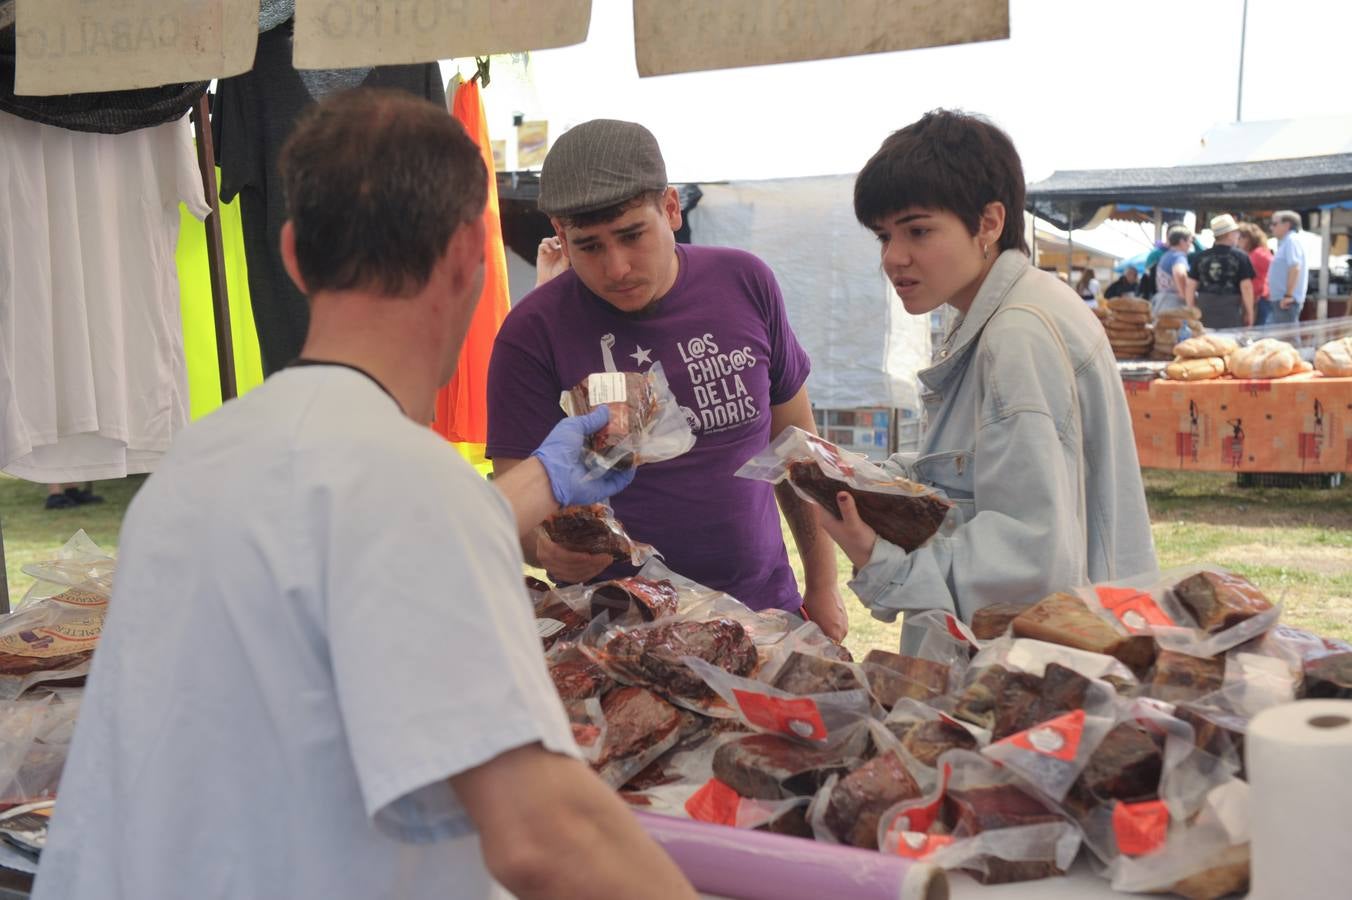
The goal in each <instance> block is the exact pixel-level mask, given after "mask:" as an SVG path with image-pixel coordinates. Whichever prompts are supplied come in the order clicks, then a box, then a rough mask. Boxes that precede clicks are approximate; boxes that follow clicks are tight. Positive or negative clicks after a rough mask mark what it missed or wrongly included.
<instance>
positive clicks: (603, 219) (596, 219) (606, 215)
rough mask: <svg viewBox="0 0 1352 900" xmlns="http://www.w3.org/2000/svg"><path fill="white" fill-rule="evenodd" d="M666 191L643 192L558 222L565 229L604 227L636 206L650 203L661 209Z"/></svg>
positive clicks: (561, 217) (560, 217) (565, 217)
mask: <svg viewBox="0 0 1352 900" xmlns="http://www.w3.org/2000/svg"><path fill="white" fill-rule="evenodd" d="M665 195H666V191H644V192H643V193H641V194H638V195H636V196H634V197H630V198H629V199H628V200H622V201H620V202H619V203H616V204H615V205H614V206H607V207H605V208H604V209H596V210H592V211H591V212H585V213H578V214H577V215H575V216H559V217H558V218H559V221H560V222H562V223H563V225H564V227H565V228H591V227H592V226H594V225H604V224H606V223H607V222H614V221H615V220H616V219H618V218H619V217H620V216H622V215H624V214H625V213H627V212H629V210H631V209H633V208H634V207H636V206H642V205H643V204H645V203H651V204H652V205H653V206H656V207H657V208H658V209H661V208H662V198H663V197H664V196H665Z"/></svg>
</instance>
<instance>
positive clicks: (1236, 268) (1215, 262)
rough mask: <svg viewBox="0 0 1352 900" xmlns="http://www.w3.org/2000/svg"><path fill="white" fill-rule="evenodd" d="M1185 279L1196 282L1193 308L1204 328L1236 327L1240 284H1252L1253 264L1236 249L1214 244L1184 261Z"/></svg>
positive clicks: (1240, 307) (1241, 315)
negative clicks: (1199, 316)
mask: <svg viewBox="0 0 1352 900" xmlns="http://www.w3.org/2000/svg"><path fill="white" fill-rule="evenodd" d="M1188 278H1189V279H1191V280H1192V281H1195V282H1197V308H1198V309H1199V310H1201V312H1202V324H1203V325H1205V326H1206V327H1207V328H1213V329H1214V328H1240V327H1242V326H1243V325H1244V324H1245V322H1244V301H1243V295H1242V294H1241V293H1240V285H1241V283H1243V282H1245V281H1249V282H1250V283H1252V281H1253V278H1254V271H1253V263H1252V262H1250V261H1249V255H1248V254H1247V253H1245V252H1244V251H1243V250H1240V249H1239V248H1237V247H1231V246H1229V245H1227V244H1217V245H1216V246H1214V247H1212V248H1211V249H1210V250H1203V251H1202V252H1201V253H1196V254H1193V255H1192V256H1190V257H1189V258H1188Z"/></svg>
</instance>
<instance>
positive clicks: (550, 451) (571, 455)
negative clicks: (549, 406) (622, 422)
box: [531, 406, 634, 506]
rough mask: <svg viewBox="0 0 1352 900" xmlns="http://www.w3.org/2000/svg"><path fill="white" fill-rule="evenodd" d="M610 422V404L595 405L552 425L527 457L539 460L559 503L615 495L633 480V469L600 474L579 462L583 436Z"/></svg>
mask: <svg viewBox="0 0 1352 900" xmlns="http://www.w3.org/2000/svg"><path fill="white" fill-rule="evenodd" d="M609 422H610V407H608V406H598V407H596V409H594V410H592V411H591V412H589V413H587V414H586V415H585V416H573V417H571V418H567V419H564V420H563V421H562V422H560V423H559V424H557V425H555V426H554V430H553V431H551V432H550V433H549V436H548V437H546V438H545V440H544V443H542V444H541V445H540V446H539V447H538V448H537V449H536V450H535V452H534V453H532V454H531V456H534V457H536V458H537V459H539V460H540V463H541V464H542V465H543V466H544V467H545V474H546V475H548V476H549V488H550V490H551V491H553V493H554V499H555V500H557V501H558V502H559V506H581V505H584V504H587V503H600V502H601V501H603V500H605V499H606V498H607V497H610V496H612V495H614V494H618V493H619V492H620V491H622V490H624V489H625V488H627V487H628V486H629V482H631V481H633V480H634V469H632V468H630V469H626V470H625V471H623V472H617V471H615V470H613V469H612V470H610V471H608V472H605V473H603V474H599V475H598V474H597V473H595V472H592V471H590V470H589V469H588V468H587V467H586V465H585V464H584V463H583V462H582V460H583V458H584V456H585V454H586V439H587V435H589V434H594V433H596V432H598V431H600V430H601V429H602V428H605V427H606V424H607V423H609Z"/></svg>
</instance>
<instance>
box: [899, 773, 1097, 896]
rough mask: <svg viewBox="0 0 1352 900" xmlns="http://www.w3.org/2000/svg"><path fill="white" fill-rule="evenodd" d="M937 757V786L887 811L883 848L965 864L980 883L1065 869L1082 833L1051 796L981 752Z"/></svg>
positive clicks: (946, 864)
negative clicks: (1034, 789) (1041, 793)
mask: <svg viewBox="0 0 1352 900" xmlns="http://www.w3.org/2000/svg"><path fill="white" fill-rule="evenodd" d="M939 765H940V768H941V769H942V777H941V779H940V781H939V783H938V786H937V787H936V789H935V791H934V792H933V793H930V794H926V795H925V796H924V797H922V798H919V799H917V800H915V801H911V802H903V803H899V804H897V805H896V806H894V807H892V808H891V809H889V810H888V811H887V812H886V813H885V814H884V815H883V817H882V819H881V820H880V822H879V828H878V832H879V833H878V841H879V846H880V847H881V849H882V850H883V851H884V852H888V853H897V854H899V855H901V856H906V857H909V858H911V859H923V860H925V861H927V862H931V863H933V864H934V865H937V866H941V867H943V868H945V869H949V870H952V871H961V872H966V873H967V874H969V875H971V876H972V877H973V878H975V879H976V880H977V881H979V882H981V883H982V884H1004V883H1007V882H1014V881H1032V880H1035V879H1038V878H1046V877H1049V876H1055V875H1063V874H1065V871H1066V869H1068V868H1069V867H1070V865H1071V863H1072V862H1073V861H1074V859H1075V855H1076V853H1078V852H1079V848H1080V834H1079V830H1078V829H1077V828H1076V827H1075V826H1074V825H1073V824H1072V823H1070V822H1068V821H1066V820H1065V818H1064V816H1062V815H1061V813H1060V812H1059V810H1057V808H1056V807H1055V806H1054V805H1053V804H1051V803H1050V802H1049V801H1047V800H1045V799H1043V798H1041V797H1038V796H1036V795H1034V794H1033V793H1032V792H1031V790H1029V789H1028V788H1027V787H1026V786H1024V785H1023V784H1022V783H1021V782H1020V781H1019V779H1018V777H1017V776H1015V775H1014V774H1013V773H1011V772H1009V771H1008V770H1006V769H1004V768H1002V767H1001V766H999V765H997V764H995V763H994V762H992V761H991V760H989V759H986V758H985V757H983V756H981V755H980V754H975V753H969V752H966V751H963V750H953V751H950V752H948V753H946V754H944V756H943V757H942V758H941V759H940V762H939Z"/></svg>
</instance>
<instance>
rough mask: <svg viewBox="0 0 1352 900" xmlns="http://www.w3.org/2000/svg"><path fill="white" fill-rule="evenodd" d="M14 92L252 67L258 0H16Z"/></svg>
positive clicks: (176, 78)
mask: <svg viewBox="0 0 1352 900" xmlns="http://www.w3.org/2000/svg"><path fill="white" fill-rule="evenodd" d="M15 15H16V19H15V44H16V46H15V51H16V59H15V71H14V93H16V94H19V95H27V96H49V95H52V94H75V93H84V92H88V91H115V90H126V89H131V88H144V87H156V86H158V85H162V84H175V83H178V82H182V81H208V80H210V79H212V78H225V77H227V76H230V75H238V74H239V73H240V72H247V71H248V70H249V69H251V68H253V59H254V50H255V49H256V47H257V45H258V0H18V5H17V7H16V8H15Z"/></svg>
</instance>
